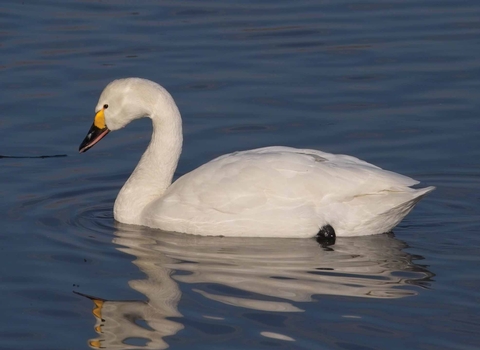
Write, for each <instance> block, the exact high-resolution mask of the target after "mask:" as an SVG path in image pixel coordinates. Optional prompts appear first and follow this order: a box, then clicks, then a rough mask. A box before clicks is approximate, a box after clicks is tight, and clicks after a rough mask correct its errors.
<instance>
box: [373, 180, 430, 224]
mask: <svg viewBox="0 0 480 350" xmlns="http://www.w3.org/2000/svg"><path fill="white" fill-rule="evenodd" d="M434 189H435V187H434V186H430V187H425V188H420V189H418V190H417V189H416V190H414V192H404V193H398V194H396V195H395V197H396V198H395V200H397V201H398V200H400V201H401V202H400V203H399V204H397V205H395V206H394V207H392V208H390V209H388V210H386V211H384V212H383V213H381V214H380V215H379V217H378V218H377V219H375V220H379V221H382V219H383V220H384V224H386V225H387V227H386V228H384V229H383V232H389V231H391V230H392V229H393V228H394V227H395V226H397V225H398V224H399V223H400V221H402V219H403V218H404V217H405V216H407V215H408V213H410V211H411V210H412V209H413V207H414V206H415V204H417V203H418V202H419V201H420V199H422V198H423V197H424V196H425V195H427V194H428V193H429V192H432V191H433V190H434Z"/></svg>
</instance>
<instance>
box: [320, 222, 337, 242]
mask: <svg viewBox="0 0 480 350" xmlns="http://www.w3.org/2000/svg"><path fill="white" fill-rule="evenodd" d="M336 237H337V236H336V234H335V230H334V229H333V227H332V226H330V225H325V226H323V227H322V228H321V229H320V231H318V233H317V242H318V243H320V244H321V245H323V246H328V245H333V244H335V239H336Z"/></svg>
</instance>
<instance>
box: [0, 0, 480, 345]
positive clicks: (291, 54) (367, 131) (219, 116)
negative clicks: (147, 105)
mask: <svg viewBox="0 0 480 350" xmlns="http://www.w3.org/2000/svg"><path fill="white" fill-rule="evenodd" d="M479 18H480V4H479V3H478V2H477V1H473V0H470V1H457V0H455V1H454V0H445V1H418V0H417V1H390V2H388V3H386V2H383V1H378V0H373V1H369V2H362V1H323V2H315V1H308V0H300V1H295V2H289V1H283V2H280V1H262V2H259V1H244V2H241V3H238V2H234V1H223V2H209V1H190V2H177V1H163V2H154V1H135V2H134V1H113V0H111V1H108V0H104V1H101V2H97V1H88V0H79V1H73V0H70V1H58V0H50V1H40V0H39V1H35V2H33V1H24V2H20V1H4V2H2V5H0V23H1V26H0V36H1V40H0V49H1V53H2V59H1V62H0V71H1V73H2V74H1V76H2V79H1V81H0V84H1V87H2V94H1V95H0V111H1V116H2V117H1V119H0V127H1V129H0V130H1V138H0V140H1V141H0V145H1V149H0V155H2V156H14V157H15V156H22V157H36V156H45V155H66V156H65V157H55V158H40V159H39V158H2V159H0V166H1V167H0V169H1V170H0V194H1V198H2V200H1V201H0V222H1V224H2V225H1V227H2V230H1V233H0V242H1V243H0V251H1V254H0V262H1V264H0V266H1V268H0V281H1V283H0V291H1V295H2V303H1V311H2V316H3V317H2V318H1V320H0V348H2V349H67V348H68V349H85V348H89V347H93V348H98V347H102V348H107V349H127V348H128V349H132V348H136V349H141V348H150V349H162V348H166V347H167V346H169V347H170V348H172V349H190V348H196V349H225V348H231V349H244V348H249V349H270V348H282V349H346V350H353V349H355V350H364V349H476V348H478V343H479V342H480V336H479V334H480V327H479V325H480V316H479V315H480V307H479V303H478V301H479V300H480V292H479V290H480V281H479V278H478V267H479V266H480V265H479V262H480V258H479V255H478V252H479V247H480V236H479V232H478V231H479V228H480V225H479V218H480V215H479V212H480V210H479V208H480V197H479V194H478V193H479V187H480V186H479V185H480V181H479V179H480V176H479V175H480V167H479V164H478V159H479V158H480V141H479V137H478V132H479V130H480V129H479V121H478V110H479V107H480V104H479V102H478V96H479V93H480V60H479V59H478V57H479V55H480V46H479V45H478V44H479V39H478V38H479V35H480V21H479ZM126 76H140V77H146V78H149V79H152V80H154V81H157V82H159V83H161V84H162V85H164V86H165V87H166V88H167V89H168V90H169V91H170V92H171V93H172V95H173V96H174V98H175V99H176V101H177V103H178V106H179V108H180V111H181V112H182V115H183V118H184V133H185V145H184V152H183V155H182V158H181V160H180V164H179V168H178V170H177V174H176V175H177V176H179V175H181V174H184V173H186V172H188V171H190V170H191V169H194V168H195V167H196V166H198V165H200V164H202V163H204V162H206V161H208V160H210V159H212V158H214V157H215V156H218V155H220V154H223V153H227V152H231V151H235V150H241V149H248V148H254V147H261V146H268V145H275V144H281V145H288V146H295V147H306V148H318V149H322V150H324V151H329V152H337V153H346V154H351V155H354V156H357V157H359V158H362V159H365V160H367V161H369V162H372V163H374V164H377V165H379V166H381V167H383V168H386V169H389V170H393V171H397V172H400V173H403V174H406V175H409V176H412V177H414V178H416V179H418V180H420V181H422V183H423V184H424V185H434V186H437V190H436V191H435V192H433V193H432V194H431V195H429V196H428V197H427V198H425V199H424V200H423V201H422V202H420V203H419V205H418V206H417V207H416V208H415V210H414V211H413V212H412V213H411V214H410V215H409V216H408V217H407V218H406V219H405V220H404V221H403V222H402V223H401V224H400V225H399V226H398V227H397V228H396V229H395V231H394V235H379V236H371V237H362V238H348V239H346V238H343V239H338V240H337V242H336V244H335V245H333V246H330V247H322V246H321V245H320V244H318V243H317V242H316V241H315V240H313V239H305V240H303V239H299V240H279V239H277V240H275V239H226V238H202V237H192V236H187V235H180V234H172V233H160V232H155V231H154V230H148V229H141V228H136V227H129V226H125V225H121V224H118V223H115V222H114V220H113V218H112V205H113V201H114V199H115V197H116V195H117V192H118V190H119V188H120V187H121V185H122V184H123V182H124V181H125V179H126V178H127V177H128V175H129V174H130V172H131V170H132V169H133V167H134V165H135V164H136V162H137V161H138V159H139V157H140V155H141V153H142V151H143V150H144V148H145V146H146V144H147V143H148V140H149V137H150V125H149V122H148V121H146V120H144V121H139V122H136V123H134V124H132V125H129V126H128V128H126V129H125V130H122V131H119V132H116V133H111V134H109V135H108V136H107V138H106V139H104V140H102V141H101V142H100V143H99V144H98V145H96V146H95V148H94V149H92V150H91V151H89V152H88V153H87V154H82V155H79V154H77V149H78V145H79V144H80V142H81V141H82V139H83V137H84V136H85V134H86V132H87V130H88V128H89V127H90V125H91V122H92V119H93V112H94V107H95V104H96V102H97V98H98V95H99V93H100V92H101V90H102V89H103V87H104V86H105V84H107V83H108V82H109V81H110V80H112V79H114V78H118V77H126Z"/></svg>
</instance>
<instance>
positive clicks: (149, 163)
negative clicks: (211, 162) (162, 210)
mask: <svg viewBox="0 0 480 350" xmlns="http://www.w3.org/2000/svg"><path fill="white" fill-rule="evenodd" d="M161 97H162V98H161V99H160V100H159V101H157V103H156V104H155V105H153V106H152V109H151V111H150V114H149V115H148V117H150V118H151V119H152V125H153V133H152V140H151V141H150V144H149V145H148V148H147V150H146V151H145V153H144V154H143V156H142V158H141V159H140V161H139V163H138V165H137V167H136V168H135V170H134V171H133V173H132V175H130V177H129V179H128V180H127V182H126V183H125V185H124V186H123V187H122V189H121V190H120V193H119V194H118V196H117V199H116V201H115V205H114V209H113V212H114V217H115V219H116V220H117V221H120V222H123V223H128V224H136V225H141V224H142V223H141V220H140V218H141V213H142V211H143V209H144V208H145V207H146V206H147V205H148V204H149V203H151V202H152V201H154V200H155V199H157V198H160V197H161V196H162V195H163V194H164V193H165V190H166V189H167V188H168V187H169V186H170V185H171V183H172V178H173V174H174V172H175V169H176V168H177V164H178V159H179V158H180V154H181V152H182V140H183V136H182V119H181V117H180V112H179V111H178V108H177V106H176V105H175V102H173V99H172V98H171V97H170V95H168V96H166V97H167V98H168V99H167V102H168V103H165V100H164V98H165V96H161Z"/></svg>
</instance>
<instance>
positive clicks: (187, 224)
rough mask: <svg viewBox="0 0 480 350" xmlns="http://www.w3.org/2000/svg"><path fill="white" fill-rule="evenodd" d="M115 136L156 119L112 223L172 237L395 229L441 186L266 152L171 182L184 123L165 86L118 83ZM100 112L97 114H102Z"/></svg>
mask: <svg viewBox="0 0 480 350" xmlns="http://www.w3.org/2000/svg"><path fill="white" fill-rule="evenodd" d="M104 104H108V105H109V108H108V109H107V110H105V120H106V125H107V127H109V128H110V129H112V130H115V129H118V128H121V127H123V126H124V125H126V124H127V123H128V122H130V121H131V120H133V119H136V118H140V117H142V116H145V115H146V116H148V117H150V118H151V119H152V121H153V129H154V131H153V135H152V141H151V143H150V145H149V147H148V149H147V150H146V152H145V153H144V155H143V156H142V159H141V160H140V162H139V164H138V165H137V167H136V169H135V171H134V172H133V173H132V175H131V177H130V178H129V179H128V181H127V182H126V184H125V185H124V187H123V188H122V190H121V191H120V193H119V195H118V197H117V200H116V202H115V207H114V216H115V219H116V220H118V221H120V222H124V223H129V224H137V225H145V226H149V227H153V228H159V229H163V230H167V231H177V232H185V233H191V234H198V235H205V236H207V235H222V236H245V237H312V236H315V235H316V234H317V233H318V231H319V230H320V229H321V228H322V227H323V226H324V225H331V226H332V227H333V228H334V229H335V232H336V235H337V236H360V235H370V234H378V233H383V232H388V231H390V230H391V229H392V228H393V227H395V226H396V225H397V224H398V223H399V222H400V221H401V220H402V219H403V217H405V215H407V214H408V213H409V212H410V210H411V209H412V208H413V206H414V205H415V204H416V203H417V202H418V201H419V200H420V198H421V197H423V196H424V195H425V194H427V193H428V192H430V191H432V190H433V189H434V187H428V188H424V189H420V190H416V189H412V188H410V186H412V185H415V184H417V183H418V181H415V180H413V179H411V178H409V177H406V176H403V175H400V174H396V173H393V172H390V171H387V170H383V169H381V168H379V167H377V166H374V165H372V164H369V163H367V162H364V161H362V160H360V159H357V158H355V157H351V156H346V155H334V154H329V153H325V152H321V151H316V150H310V149H295V148H289V147H278V146H277V147H266V148H260V149H254V150H249V151H243V152H235V153H231V154H227V155H224V156H221V157H219V158H216V159H214V160H212V161H210V162H208V163H206V164H204V165H202V166H200V167H199V168H197V169H195V170H193V171H192V172H190V173H188V174H186V175H184V176H182V177H181V178H179V179H178V180H177V181H175V182H174V183H173V184H172V183H171V181H172V176H173V173H174V171H175V168H176V166H177V162H178V158H179V156H180V153H181V145H182V129H181V117H180V113H179V112H178V109H177V107H176V105H175V102H174V101H173V99H172V98H171V96H170V95H169V94H168V92H167V91H166V90H165V89H163V88H162V87H160V86H159V85H157V84H155V83H152V82H150V81H146V80H143V79H138V78H129V79H122V80H116V81H114V82H113V83H111V84H110V85H108V86H107V87H106V88H105V90H104V92H103V93H102V95H101V97H100V100H99V102H98V106H103V105H104ZM98 106H97V108H99V107H98Z"/></svg>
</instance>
